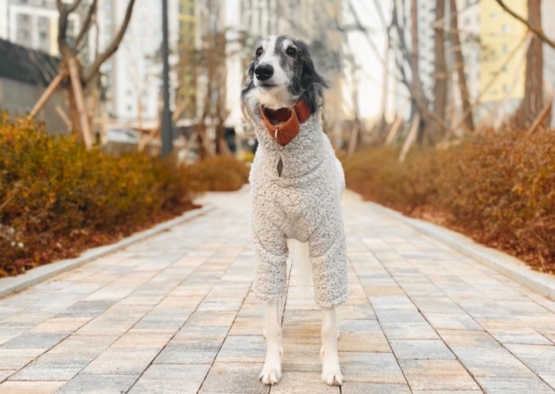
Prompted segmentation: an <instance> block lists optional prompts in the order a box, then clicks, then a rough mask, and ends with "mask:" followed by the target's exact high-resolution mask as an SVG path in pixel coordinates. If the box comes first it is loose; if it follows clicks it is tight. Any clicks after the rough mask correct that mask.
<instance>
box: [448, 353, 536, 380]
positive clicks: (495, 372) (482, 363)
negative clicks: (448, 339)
mask: <svg viewBox="0 0 555 394" xmlns="http://www.w3.org/2000/svg"><path fill="white" fill-rule="evenodd" d="M453 351H454V352H455V354H456V355H457V357H458V358H459V359H460V360H461V362H462V363H463V364H464V365H465V366H466V368H468V370H469V371H470V372H471V373H472V375H473V376H475V377H481V376H483V377H506V378H531V377H533V376H534V373H533V372H532V371H531V370H530V369H529V368H528V367H526V365H524V363H523V362H522V361H520V360H519V359H517V358H516V357H515V356H513V355H512V354H511V353H510V352H509V351H507V350H506V349H503V348H498V349H493V348H489V349H475V348H464V349H463V348H454V349H453Z"/></svg>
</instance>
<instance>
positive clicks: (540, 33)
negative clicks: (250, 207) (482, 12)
mask: <svg viewBox="0 0 555 394" xmlns="http://www.w3.org/2000/svg"><path fill="white" fill-rule="evenodd" d="M495 1H497V3H498V4H499V5H500V6H501V7H502V8H503V9H504V10H505V11H507V13H508V14H510V15H511V16H512V17H514V18H516V19H517V20H519V21H520V22H522V23H524V24H525V25H526V27H528V29H530V31H532V32H533V33H534V34H535V35H536V36H537V37H539V38H540V39H541V40H542V41H543V42H545V43H546V44H547V45H549V46H550V47H552V48H555V40H552V39H550V38H549V37H547V36H546V35H545V34H544V32H543V29H542V27H541V24H540V25H536V24H533V23H531V22H530V17H528V20H526V19H524V18H523V17H522V16H520V15H518V14H517V13H516V12H514V11H513V10H512V9H510V8H509V7H507V5H506V4H505V3H504V2H503V0H495ZM538 3H540V5H539V6H537V5H535V4H534V5H533V7H537V9H541V1H538ZM528 8H530V2H528Z"/></svg>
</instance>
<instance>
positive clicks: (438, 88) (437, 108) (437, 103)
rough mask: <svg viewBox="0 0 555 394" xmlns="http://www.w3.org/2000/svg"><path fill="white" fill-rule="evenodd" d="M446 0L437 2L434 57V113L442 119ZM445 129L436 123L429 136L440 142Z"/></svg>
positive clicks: (445, 100)
mask: <svg viewBox="0 0 555 394" xmlns="http://www.w3.org/2000/svg"><path fill="white" fill-rule="evenodd" d="M444 19H445V0H438V1H437V2H436V22H435V25H434V30H435V31H434V55H435V56H434V57H435V71H434V78H435V86H434V103H433V110H434V113H435V114H436V115H437V116H438V117H439V118H441V119H445V107H446V105H447V65H446V62H445V28H444V26H443V25H444V23H445V22H443V21H444ZM444 132H445V130H443V128H442V127H440V126H439V125H435V126H434V127H433V129H432V130H429V131H428V138H430V140H431V142H432V143H436V142H438V140H439V138H441V137H442V136H443V134H444Z"/></svg>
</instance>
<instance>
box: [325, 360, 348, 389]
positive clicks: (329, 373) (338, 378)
mask: <svg viewBox="0 0 555 394" xmlns="http://www.w3.org/2000/svg"><path fill="white" fill-rule="evenodd" d="M322 380H323V381H324V383H326V384H328V385H329V386H341V385H342V384H343V375H342V374H341V369H340V368H339V364H336V365H327V366H326V365H324V368H323V369H322Z"/></svg>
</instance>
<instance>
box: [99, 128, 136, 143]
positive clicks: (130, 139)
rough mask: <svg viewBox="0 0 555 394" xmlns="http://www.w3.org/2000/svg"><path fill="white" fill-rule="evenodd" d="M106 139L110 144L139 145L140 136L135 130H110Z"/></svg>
mask: <svg viewBox="0 0 555 394" xmlns="http://www.w3.org/2000/svg"><path fill="white" fill-rule="evenodd" d="M106 138H107V140H108V142H122V143H125V144H138V143H139V135H138V134H137V132H136V131H135V130H133V129H109V130H107V132H106Z"/></svg>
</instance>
